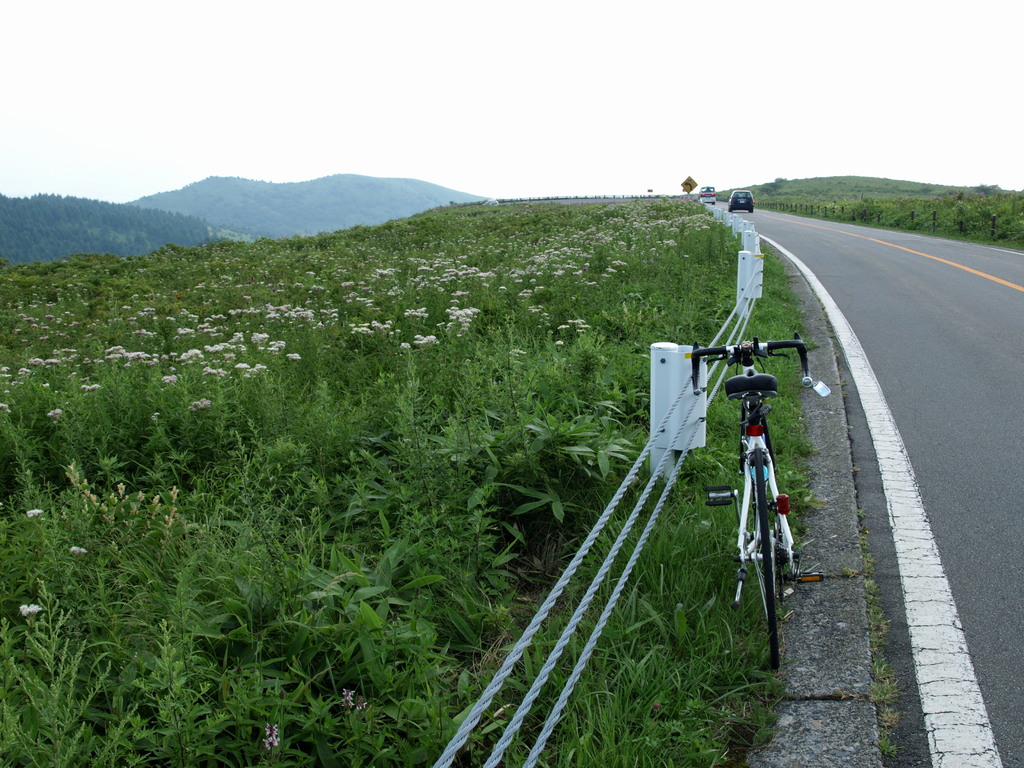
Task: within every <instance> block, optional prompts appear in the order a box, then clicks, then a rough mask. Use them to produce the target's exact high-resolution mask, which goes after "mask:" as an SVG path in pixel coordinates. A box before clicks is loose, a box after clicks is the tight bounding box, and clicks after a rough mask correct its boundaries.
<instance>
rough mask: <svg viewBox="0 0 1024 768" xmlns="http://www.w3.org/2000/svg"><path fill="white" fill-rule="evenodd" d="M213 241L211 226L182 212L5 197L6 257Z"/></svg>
mask: <svg viewBox="0 0 1024 768" xmlns="http://www.w3.org/2000/svg"><path fill="white" fill-rule="evenodd" d="M210 239H211V228H210V225H209V224H207V223H206V222H205V221H202V220H201V219H198V218H196V217H194V216H185V215H182V214H181V213H168V212H167V211H157V210H146V209H140V208H138V207H136V206H132V205H119V204H117V203H105V202H102V201H100V200H87V199H85V198H81V197H61V196H60V195H35V196H33V197H5V196H4V195H0V259H6V260H7V261H8V262H10V263H12V264H17V263H21V262H28V261H53V260H55V259H62V258H64V257H65V256H70V255H72V254H75V253H112V254H115V255H117V256H139V255H142V254H145V253H149V252H151V251H153V250H156V249H157V248H160V247H161V246H163V245H166V244H167V243H175V244H177V245H184V246H192V245H199V244H200V243H204V242H208V241H209V240H210Z"/></svg>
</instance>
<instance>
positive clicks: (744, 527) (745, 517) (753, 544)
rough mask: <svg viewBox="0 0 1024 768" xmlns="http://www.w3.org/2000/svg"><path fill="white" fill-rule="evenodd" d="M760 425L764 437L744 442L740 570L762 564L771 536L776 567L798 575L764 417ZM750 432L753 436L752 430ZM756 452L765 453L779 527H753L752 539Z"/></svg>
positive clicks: (738, 591) (751, 437)
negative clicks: (766, 539) (763, 543)
mask: <svg viewBox="0 0 1024 768" xmlns="http://www.w3.org/2000/svg"><path fill="white" fill-rule="evenodd" d="M760 421H761V422H762V423H761V424H759V425H755V431H756V429H757V427H761V428H762V430H763V431H762V434H755V435H751V434H745V435H744V436H743V438H742V441H743V442H742V446H743V448H742V453H743V495H742V497H741V500H740V504H739V527H738V531H737V539H736V547H737V549H738V550H739V556H738V559H739V563H740V570H741V571H743V572H744V574H745V573H746V567H747V564H748V563H750V562H760V561H761V559H762V555H761V552H762V549H761V537H762V536H764V535H766V534H767V535H768V536H769V537H770V538H771V551H772V552H774V553H775V563H774V565H775V566H776V567H782V568H784V569H788V570H790V571H796V563H795V561H794V557H793V532H792V530H791V529H790V527H789V520H788V519H787V518H786V515H785V514H779V513H778V509H777V505H778V501H777V500H778V498H779V496H780V495H781V494H780V493H779V486H778V482H777V481H776V479H775V462H774V460H773V459H772V454H771V451H770V450H769V448H768V442H767V440H766V439H765V435H766V434H767V425H766V424H764V419H763V417H761V419H760ZM747 431H748V432H749V430H747ZM755 451H760V452H761V456H762V458H763V467H764V474H765V483H766V486H767V490H768V499H767V500H768V504H769V505H775V507H776V514H775V515H774V518H775V526H773V527H770V528H769V530H768V531H762V530H761V527H760V526H759V525H755V526H753V529H754V534H753V536H751V534H750V530H749V523H750V512H751V509H752V508H753V501H754V471H755V467H754V461H753V460H752V457H753V455H754V452H755ZM758 573H759V574H760V573H761V571H758ZM738 582H739V583H738V584H737V585H736V598H735V601H734V602H733V607H734V608H736V607H739V602H740V594H741V592H742V591H743V579H739V580H738ZM765 588H766V587H765V585H764V584H762V585H761V589H762V590H764V589H765Z"/></svg>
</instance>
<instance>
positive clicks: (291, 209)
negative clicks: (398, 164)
mask: <svg viewBox="0 0 1024 768" xmlns="http://www.w3.org/2000/svg"><path fill="white" fill-rule="evenodd" d="M483 199H484V198H482V197H480V196H479V195H470V194H467V193H465V192H457V191H455V190H452V189H447V188H445V187H441V186H438V185H437V184H431V183H429V182H426V181H418V180H416V179H382V178H376V177H373V176H358V175H355V174H337V175H334V176H326V177H324V178H322V179H315V180H313V181H301V182H293V183H285V184H278V183H271V182H265V181H251V180H249V179H240V178H225V177H220V176H213V177H210V178H208V179H205V180H203V181H198V182H196V183H194V184H189V185H188V186H187V187H183V188H182V189H178V190H175V191H173V192H161V193H159V194H156V195H149V196H148V197H143V198H140V199H139V200H136V201H135V202H134V203H133V205H137V206H139V207H142V208H159V209H161V210H164V211H172V212H174V213H182V214H187V215H190V216H199V217H201V218H203V219H206V220H207V221H212V222H216V223H218V224H220V225H223V226H230V227H236V228H241V229H243V230H248V231H252V232H256V233H258V234H260V235H267V236H271V237H288V236H291V235H296V234H315V233H317V232H334V231H336V230H339V229H347V228H348V227H353V226H356V225H359V224H364V225H371V224H381V223H383V222H385V221H390V220H391V219H400V218H405V217H407V216H412V215H413V214H415V213H421V212H423V211H425V210H428V209H430V208H437V207H439V206H442V205H448V204H449V203H452V202H456V203H465V202H475V201H479V200H483Z"/></svg>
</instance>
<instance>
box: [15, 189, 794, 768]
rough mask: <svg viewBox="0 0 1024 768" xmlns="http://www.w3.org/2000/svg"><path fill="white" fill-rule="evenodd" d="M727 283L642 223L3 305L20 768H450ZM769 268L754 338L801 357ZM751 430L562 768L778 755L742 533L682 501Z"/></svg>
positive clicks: (603, 658) (202, 272)
mask: <svg viewBox="0 0 1024 768" xmlns="http://www.w3.org/2000/svg"><path fill="white" fill-rule="evenodd" d="M735 250H736V243H735V242H734V241H733V239H732V237H731V236H729V235H728V233H727V231H726V230H725V229H724V228H722V227H719V226H717V225H715V224H714V223H713V222H712V220H711V218H710V217H709V216H708V214H707V213H706V212H705V211H704V210H703V208H702V207H701V206H699V205H696V204H688V203H680V202H668V201H666V202H650V201H649V202H643V203H635V204H622V205H615V206H566V207H561V206H516V207H494V208H485V207H476V208H466V209H459V210H445V211H435V212H431V213H429V214H424V215H421V216H417V217H413V218H411V219H406V220H402V221H397V222H392V223H389V224H385V225H382V226H379V227H357V228H355V229H352V230H346V231H343V232H339V233H335V234H329V235H319V236H316V237H311V238H292V239H286V240H279V241H271V240H260V241H257V242H256V243H254V244H250V245H245V244H237V243H225V244H218V245H213V246H209V247H204V248H195V249H183V248H176V247H173V246H168V247H166V248H164V249H162V250H160V251H157V252H155V253H153V254H151V255H149V256H146V257H141V258H131V259H117V258H113V257H104V256H82V257H76V258H74V259H72V260H70V261H69V262H67V263H60V264H55V263H50V264H29V265H20V266H18V267H13V268H7V269H4V270H3V271H2V272H0V320H2V322H0V349H2V355H3V359H2V362H3V365H2V367H0V376H2V390H0V391H2V396H0V493H2V500H3V501H2V503H3V507H2V509H0V563H2V564H3V565H2V567H0V660H2V661H0V676H2V678H3V683H4V684H3V686H2V687H0V761H2V762H0V765H5V766H6V765H10V766H29V765H40V766H41V765H46V766H76V765H89V766H105V765H110V766H115V765H116V766H121V765H161V766H165V765H166V766H221V765H224V766H251V765H258V764H262V763H274V764H280V765H303V766H306V765H313V764H315V765H323V766H360V765H379V766H384V765H420V764H424V763H426V762H428V761H430V760H432V759H433V758H434V757H436V756H437V754H439V753H440V751H441V749H442V748H443V747H444V745H445V743H446V742H447V740H448V738H449V737H450V736H451V734H452V732H453V731H454V727H455V722H456V718H457V717H458V715H459V713H460V712H462V711H463V710H464V709H465V708H466V707H467V706H469V705H470V704H471V703H472V702H473V701H474V700H475V699H476V697H477V696H478V694H479V692H480V690H481V688H482V686H483V685H485V684H486V683H487V681H488V680H489V675H490V673H491V672H492V671H493V669H494V666H495V663H496V659H497V658H499V656H500V649H501V648H502V647H503V646H505V645H506V644H507V643H509V642H510V641H511V640H512V639H514V638H515V637H516V636H517V634H518V632H519V630H520V628H521V627H522V626H523V624H524V623H525V621H527V620H528V619H529V616H530V615H531V611H532V607H533V606H534V605H535V604H536V603H537V602H538V596H539V595H542V594H543V593H544V591H545V590H546V588H547V586H548V585H549V584H550V582H551V579H552V577H553V576H554V575H556V574H557V573H558V572H559V570H560V568H561V565H562V563H563V562H564V559H565V557H566V556H567V554H571V552H572V551H573V546H574V544H575V543H576V542H577V541H578V539H579V537H580V536H581V534H582V533H583V532H585V531H586V530H588V529H589V526H590V523H591V521H592V520H593V519H594V517H595V515H596V514H597V513H598V512H599V511H600V510H601V509H602V508H603V507H604V505H605V504H606V503H607V500H608V499H609V498H610V496H611V494H612V493H613V492H614V490H615V488H616V487H617V486H618V483H619V480H620V479H621V476H622V474H623V472H624V468H625V467H627V466H628V464H629V462H631V461H632V459H633V457H635V455H636V453H637V451H638V450H639V449H640V448H641V447H642V446H643V444H644V443H645V442H646V439H647V430H648V424H647V410H648V382H647V366H648V348H649V345H650V343H651V342H653V341H658V340H665V339H678V340H679V341H692V340H695V339H703V340H707V339H710V338H711V336H712V335H713V333H714V331H715V330H717V327H718V325H719V324H720V322H721V320H722V319H723V317H724V316H725V314H726V313H727V312H728V309H729V307H730V305H731V303H732V301H733V299H732V296H731V288H732V285H733V283H734V275H735ZM769 266H770V270H769V274H768V283H769V290H770V291H771V292H772V294H773V300H772V301H771V302H765V304H768V303H770V304H772V305H773V306H774V307H775V310H773V312H771V313H768V312H765V313H764V314H762V315H761V317H760V318H758V319H757V320H756V322H757V323H758V325H757V327H758V333H759V335H761V336H763V337H765V336H769V335H781V334H788V333H791V332H792V331H793V330H795V327H794V317H795V311H794V310H793V309H792V307H791V306H790V305H788V303H787V300H786V291H785V287H784V285H783V282H784V280H783V278H782V277H781V272H779V271H778V268H777V267H775V266H774V265H771V264H770V265H769ZM776 300H777V301H776ZM782 415H783V417H784V418H785V417H786V414H782ZM732 418H733V415H732V414H730V413H729V412H728V410H727V408H726V409H720V408H716V411H715V413H714V414H713V420H714V423H715V424H717V425H719V427H720V428H721V432H720V434H721V435H722V440H721V447H720V448H712V449H708V450H705V451H702V452H700V454H699V455H695V459H694V461H693V462H692V468H689V469H688V472H690V473H692V476H693V477H692V479H693V482H692V483H686V484H685V485H684V487H683V490H682V492H681V493H680V494H678V495H677V498H676V500H675V501H674V502H673V504H672V507H671V509H670V510H669V511H668V512H667V513H666V520H665V521H664V524H663V525H661V527H660V529H659V530H658V533H657V536H656V540H655V541H653V542H652V544H651V546H650V548H649V550H648V552H647V554H645V556H644V557H645V562H644V564H643V567H642V569H641V572H640V575H639V577H638V578H637V579H636V580H635V582H634V584H633V586H632V587H631V588H630V589H631V591H630V592H629V594H628V599H627V600H626V605H625V607H624V610H622V611H621V612H620V613H619V615H618V616H617V617H616V624H615V626H613V627H612V628H610V629H609V632H608V636H607V638H606V642H604V643H603V644H602V646H601V648H602V650H601V652H600V655H599V657H598V658H596V659H595V663H594V666H593V667H592V669H591V671H590V672H588V673H587V674H588V678H587V680H586V681H585V683H584V685H583V686H582V688H581V689H580V690H579V692H578V694H577V700H578V701H579V702H580V704H579V705H578V706H574V708H573V709H572V710H571V711H570V712H568V713H567V715H566V717H567V720H568V723H567V725H566V728H564V729H563V730H564V731H571V732H572V733H573V736H572V738H571V739H567V740H566V741H565V742H564V743H563V742H559V743H557V744H554V745H553V746H552V751H551V754H552V755H556V757H552V758H551V761H552V762H551V763H550V764H552V765H553V764H556V763H557V764H559V765H562V764H565V765H569V764H593V763H594V762H596V761H597V760H602V761H604V762H609V763H610V764H615V765H618V764H621V765H626V764H630V765H638V764H642V765H654V764H659V765H660V764H664V763H663V762H661V761H660V758H662V757H664V755H665V754H666V750H669V749H670V750H671V752H670V753H669V754H671V755H673V759H677V764H694V765H713V764H715V763H716V761H717V760H718V759H719V758H720V756H721V755H722V754H723V753H724V752H725V751H726V750H727V749H728V748H729V745H730V744H735V743H742V741H743V740H744V739H745V738H747V736H748V735H749V734H752V733H754V732H756V730H757V728H758V727H759V725H760V724H761V722H762V720H763V712H762V710H760V709H759V708H758V706H757V704H758V702H761V701H764V700H766V697H769V696H770V695H771V693H772V691H773V686H774V683H773V681H772V680H771V678H770V677H768V676H766V675H764V674H763V673H762V672H761V671H760V670H761V669H762V668H763V661H764V643H763V642H761V638H760V637H759V636H758V635H757V627H758V626H759V622H758V617H757V615H756V612H750V611H747V612H745V613H744V614H743V615H741V616H738V617H737V616H734V615H732V613H731V611H725V610H724V608H723V606H724V604H725V603H726V602H728V601H727V600H726V599H725V593H726V592H728V591H730V590H731V588H732V584H731V583H730V582H731V579H732V569H733V566H732V563H731V560H730V555H731V553H726V550H727V549H728V544H729V542H730V540H731V536H730V535H728V533H727V532H726V530H725V529H727V528H728V521H724V522H723V521H721V520H718V519H717V518H716V517H714V516H712V515H711V514H710V513H709V512H706V511H705V509H704V508H703V507H699V506H698V505H697V504H696V501H695V496H694V495H693V490H692V489H693V488H694V487H698V486H699V484H700V483H701V482H703V481H704V479H707V478H711V477H714V479H715V481H719V480H720V478H721V477H723V476H726V475H728V473H729V472H731V471H733V467H734V459H733V458H732V457H730V456H729V451H730V450H731V449H732V448H733V446H732V436H733V435H734V428H733V425H732V421H730V419H732ZM788 418H789V419H790V420H792V421H793V422H794V423H795V421H796V419H795V418H794V416H793V413H790V414H789V416H788ZM780 447H782V448H783V449H784V450H786V451H788V452H790V453H791V454H796V453H799V451H800V450H802V449H803V446H802V445H801V444H800V442H799V440H797V441H795V442H791V443H790V444H789V445H786V443H785V442H782V444H781V445H780ZM792 483H793V484H794V485H799V483H800V480H799V476H797V475H794V476H793V478H792ZM790 492H791V493H793V491H792V490H791V491H790ZM698 534H702V535H698ZM545 642H549V640H545V639H544V638H541V639H540V642H539V643H538V645H539V647H540V648H543V647H544V645H545ZM528 662H529V663H534V662H535V660H534V659H533V658H532V657H531V658H530V659H528ZM515 686H516V684H515V683H513V684H511V688H510V693H514V690H515ZM503 706H504V705H503V704H500V703H496V704H495V706H494V707H493V709H492V711H491V712H490V713H489V714H488V718H489V720H488V724H487V727H485V728H484V729H483V731H482V732H481V733H479V734H477V735H476V736H475V737H474V740H473V741H472V743H471V744H470V745H468V748H467V753H466V760H467V761H469V762H470V763H472V762H475V761H476V756H478V755H479V754H481V753H482V751H483V750H485V749H486V748H487V744H488V743H489V741H490V740H492V739H493V729H494V728H495V727H497V725H499V724H500V723H501V721H502V719H503V717H507V712H503V709H502V708H503ZM575 734H585V735H586V737H585V738H581V739H579V740H578V743H577V738H576V735H575ZM630 756H632V757H630Z"/></svg>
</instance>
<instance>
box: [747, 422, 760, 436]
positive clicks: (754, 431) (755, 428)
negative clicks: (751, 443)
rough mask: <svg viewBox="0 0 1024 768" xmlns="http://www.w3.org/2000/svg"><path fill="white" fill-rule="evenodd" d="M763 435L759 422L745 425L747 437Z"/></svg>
mask: <svg viewBox="0 0 1024 768" xmlns="http://www.w3.org/2000/svg"><path fill="white" fill-rule="evenodd" d="M763 435H764V427H762V426H761V425H760V424H748V425H747V437H761V436H763Z"/></svg>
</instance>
